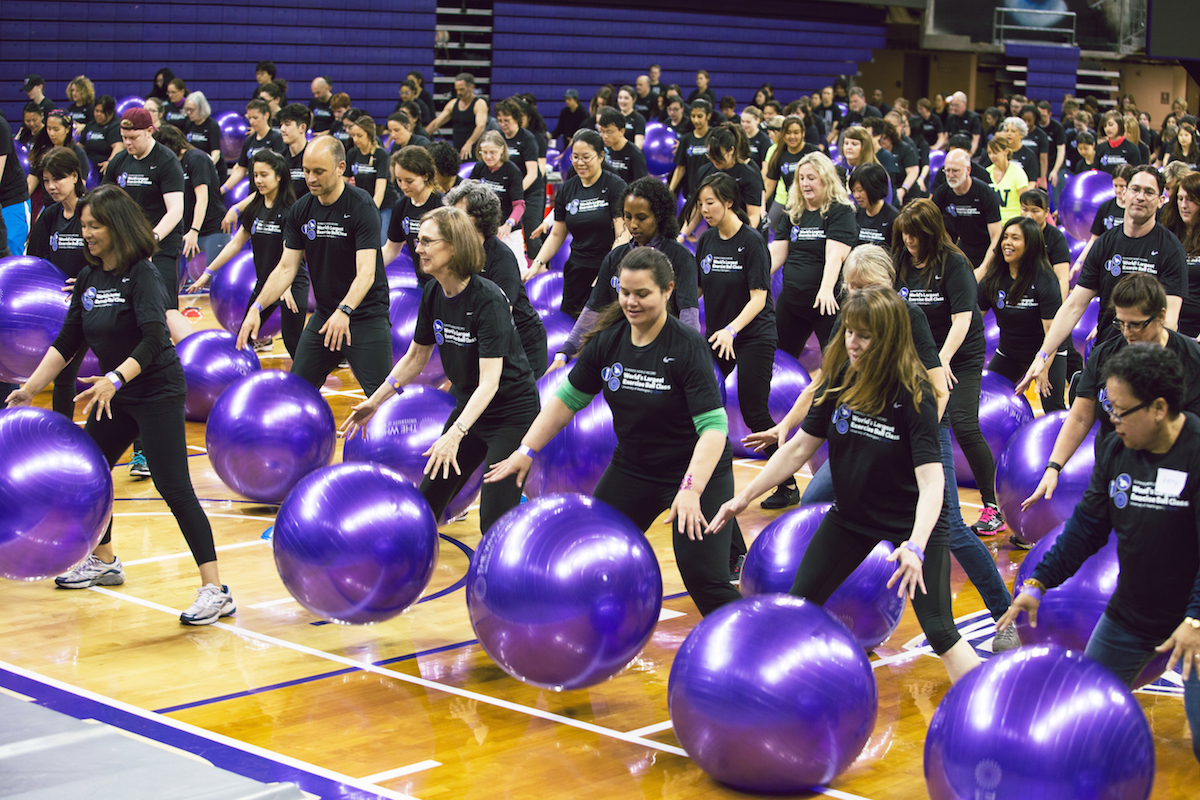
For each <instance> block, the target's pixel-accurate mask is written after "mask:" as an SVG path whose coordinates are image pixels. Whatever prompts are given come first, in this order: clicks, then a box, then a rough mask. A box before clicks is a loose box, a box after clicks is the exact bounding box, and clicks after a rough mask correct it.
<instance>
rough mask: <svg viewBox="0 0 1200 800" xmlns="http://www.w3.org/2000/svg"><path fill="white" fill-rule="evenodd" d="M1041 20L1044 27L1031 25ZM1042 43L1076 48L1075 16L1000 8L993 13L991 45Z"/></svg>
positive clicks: (1065, 12)
mask: <svg viewBox="0 0 1200 800" xmlns="http://www.w3.org/2000/svg"><path fill="white" fill-rule="evenodd" d="M1038 21H1042V22H1045V23H1046V24H1045V25H1031V24H1029V23H1032V22H1038ZM1005 42H1039V43H1043V44H1067V45H1071V46H1072V47H1074V46H1075V13H1074V12H1072V11H1036V10H1033V9H1023V8H997V9H996V10H995V11H994V12H993V14H992V44H1004V43H1005Z"/></svg>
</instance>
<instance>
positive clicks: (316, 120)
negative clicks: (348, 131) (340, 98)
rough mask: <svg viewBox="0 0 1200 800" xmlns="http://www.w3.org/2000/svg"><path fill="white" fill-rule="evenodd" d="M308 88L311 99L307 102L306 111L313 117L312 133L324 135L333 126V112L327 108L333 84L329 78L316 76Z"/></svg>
mask: <svg viewBox="0 0 1200 800" xmlns="http://www.w3.org/2000/svg"><path fill="white" fill-rule="evenodd" d="M310 88H311V89H312V96H313V99H312V100H310V101H309V102H308V110H309V111H311V112H312V115H313V124H312V131H313V133H326V132H327V131H328V130H329V129H330V127H332V126H333V110H332V109H330V108H329V101H330V100H332V99H333V84H332V83H331V82H330V80H329V78H326V77H325V76H323V75H318V76H317V77H315V78H313V81H312V85H311V87H310Z"/></svg>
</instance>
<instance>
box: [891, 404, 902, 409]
mask: <svg viewBox="0 0 1200 800" xmlns="http://www.w3.org/2000/svg"><path fill="white" fill-rule="evenodd" d="M901 405H902V404H901V403H892V408H900V406H901Z"/></svg>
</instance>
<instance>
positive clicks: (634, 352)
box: [568, 315, 732, 483]
mask: <svg viewBox="0 0 1200 800" xmlns="http://www.w3.org/2000/svg"><path fill="white" fill-rule="evenodd" d="M568 380H569V381H570V382H571V386H573V387H574V388H575V389H578V390H579V391H581V392H583V393H585V394H590V395H596V394H599V393H600V392H601V391H603V392H604V400H605V402H607V403H608V407H609V408H610V409H611V410H612V416H613V431H614V432H615V433H616V435H617V449H616V451H615V452H614V453H613V457H612V463H613V464H615V465H617V466H618V467H620V468H622V469H624V470H626V471H629V472H633V473H636V474H638V475H642V476H645V477H646V479H647V480H652V481H657V482H665V483H678V482H679V480H680V478H682V477H683V475H684V474H685V473H686V472H687V468H688V464H690V463H691V460H692V453H693V452H694V451H695V449H696V442H698V441H699V440H700V435H699V434H697V433H696V427H695V425H694V423H693V422H692V419H693V417H697V416H700V415H701V414H706V413H708V412H710V411H716V410H717V409H719V408H722V406H723V404H722V402H721V394H720V390H719V389H718V387H717V377H716V373H715V372H714V371H713V363H712V355H711V351H710V350H709V347H708V342H706V341H704V339H703V338H701V336H700V334H698V333H696V332H695V331H694V330H692V329H691V328H689V327H688V326H687V325H685V324H683V323H682V322H680V321H679V320H677V319H675V318H674V317H672V316H670V315H668V316H667V322H666V324H665V325H664V326H663V328H662V330H661V331H660V332H659V334H658V336H657V338H655V340H654V341H653V342H651V343H650V344H647V345H644V346H641V347H638V346H635V345H634V344H633V342H632V341H631V340H630V325H629V322H628V320H625V319H621V320H619V321H618V322H617V323H616V324H614V325H612V326H611V327H609V328H606V329H605V330H603V331H601V332H600V333H598V334H597V335H596V337H595V338H593V339H592V340H591V341H590V342H588V343H587V345H585V346H584V348H583V350H582V351H580V353H579V360H578V361H577V362H576V363H575V367H574V368H573V369H572V370H571V374H570V375H569V376H568ZM731 459H732V451H731V449H730V447H729V444H728V441H727V442H726V444H725V452H724V454H723V455H722V456H721V463H722V464H729V463H730V462H731Z"/></svg>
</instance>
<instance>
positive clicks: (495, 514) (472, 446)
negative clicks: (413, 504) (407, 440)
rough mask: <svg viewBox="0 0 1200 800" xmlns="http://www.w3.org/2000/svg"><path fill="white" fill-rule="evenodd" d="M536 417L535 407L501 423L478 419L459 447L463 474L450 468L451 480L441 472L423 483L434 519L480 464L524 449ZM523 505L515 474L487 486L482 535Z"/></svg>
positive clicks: (482, 502)
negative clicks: (523, 440) (511, 511)
mask: <svg viewBox="0 0 1200 800" xmlns="http://www.w3.org/2000/svg"><path fill="white" fill-rule="evenodd" d="M462 411H463V407H462V406H461V405H460V406H456V407H455V409H454V411H453V412H451V414H450V418H449V419H447V420H446V425H445V427H443V428H442V433H445V432H446V431H447V430H449V429H450V426H451V425H453V424H454V420H456V419H458V415H459V414H461V413H462ZM537 415H538V411H537V409H536V408H534V409H533V411H532V412H529V413H526V414H514V415H511V416H508V417H506V418H505V419H504V422H503V423H502V424H497V423H496V422H493V421H491V420H488V421H483V420H479V421H477V422H476V423H475V424H474V425H472V426H471V430H470V432H469V433H468V434H467V435H466V436H465V437H464V438H463V440H462V442H461V443H459V445H458V466H459V469H461V470H462V472H461V474H458V475H456V474H454V469H453V468H451V470H450V477H448V478H446V479H444V480H443V479H442V471H441V470H438V472H437V476H436V477H433V478H431V477H430V476H428V475H426V476H425V477H424V478H423V479H422V480H421V494H422V495H424V496H425V499H426V500H427V501H429V506H430V508H432V509H433V516H434V517H435V518H436V519H438V520H440V519H441V518H442V514H444V513H445V512H446V507H447V506H449V505H450V501H451V500H453V499H454V498H455V497H457V496H458V493H459V492H461V491H462V488H463V486H465V485H466V483H467V480H468V479H469V478H470V477H471V475H472V474H473V473H474V472H475V470H476V469H478V468H479V465H480V464H484V463H486V464H488V465H489V466H490V465H492V464H497V463H499V462H501V461H503V460H504V459H506V458H508V457H509V456H510V455H512V452H513V451H514V450H516V449H517V448H518V447H520V446H521V438H522V437H524V436H525V433H526V432H527V431H528V430H529V426H530V425H532V424H533V421H534V419H536V418H537ZM520 503H521V487H519V486H517V477H516V476H515V475H513V476H511V477H509V478H506V479H505V480H502V481H500V482H498V483H485V484H484V485H483V489H482V490H481V491H480V497H479V531H480V533H487V532H488V530H489V529H490V528H491V527H492V525H494V524H495V523H496V520H498V519H500V517H502V516H503V515H504V512H506V511H508V510H510V509H513V508H516V507H517V506H518V505H520Z"/></svg>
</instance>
